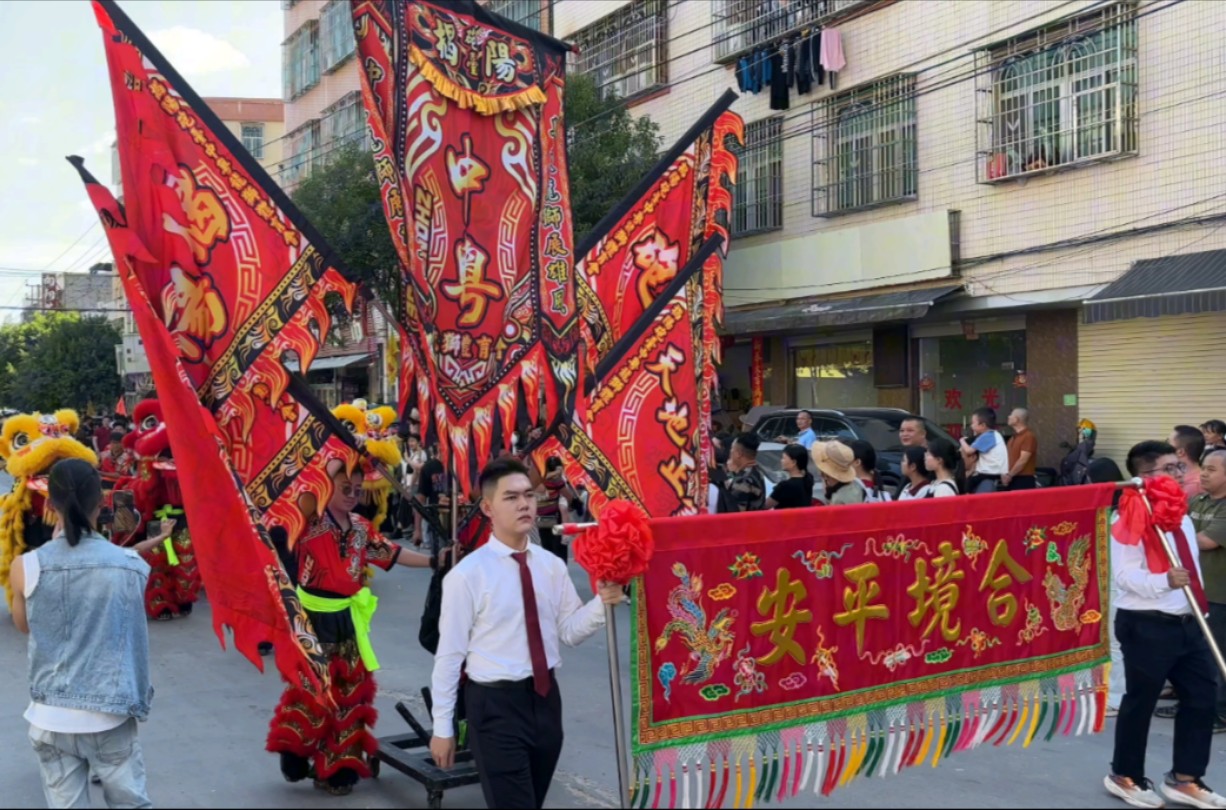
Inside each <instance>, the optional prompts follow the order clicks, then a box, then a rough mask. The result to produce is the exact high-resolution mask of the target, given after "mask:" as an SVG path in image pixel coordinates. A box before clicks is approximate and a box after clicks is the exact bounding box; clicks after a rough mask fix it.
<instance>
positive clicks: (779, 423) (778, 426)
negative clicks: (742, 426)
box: [758, 416, 800, 439]
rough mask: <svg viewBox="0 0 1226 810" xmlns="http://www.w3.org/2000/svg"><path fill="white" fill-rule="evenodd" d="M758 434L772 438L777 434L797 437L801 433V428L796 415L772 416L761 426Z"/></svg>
mask: <svg viewBox="0 0 1226 810" xmlns="http://www.w3.org/2000/svg"><path fill="white" fill-rule="evenodd" d="M758 435H759V436H764V437H767V438H771V439H773V438H774V437H776V436H790V437H796V436H798V435H800V428H799V427H797V425H796V417H795V416H770V417H767V419H766V421H765V422H764V423H763V425H762V427H761V428H759V430H758Z"/></svg>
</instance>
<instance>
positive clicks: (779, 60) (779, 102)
mask: <svg viewBox="0 0 1226 810" xmlns="http://www.w3.org/2000/svg"><path fill="white" fill-rule="evenodd" d="M769 70H770V73H771V80H770V89H771V109H772V110H786V109H788V107H789V106H790V100H789V98H788V72H787V48H786V47H782V48H776V49H775V50H774V53H772V54H771V55H770V62H769Z"/></svg>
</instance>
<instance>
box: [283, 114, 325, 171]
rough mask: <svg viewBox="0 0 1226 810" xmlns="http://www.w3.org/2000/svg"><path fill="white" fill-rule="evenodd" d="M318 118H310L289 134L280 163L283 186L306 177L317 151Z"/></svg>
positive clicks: (318, 143)
mask: <svg viewBox="0 0 1226 810" xmlns="http://www.w3.org/2000/svg"><path fill="white" fill-rule="evenodd" d="M319 134H320V127H319V119H312V120H311V121H308V122H306V123H305V124H303V125H302V126H300V127H298V129H296V130H294V131H293V132H291V133H290V134H289V138H288V139H289V149H287V150H286V151H287V152H288V157H287V159H286V161H285V162H284V163H283V164H282V165H281V171H280V173H279V174H280V177H279V178H278V179H279V180H280V181H281V185H283V186H293V185H296V184H298V183H300V182H302V181H303V180H305V179H306V177H307V175H309V174H310V173H311V166H312V164H313V163H314V161H315V159H316V158H317V157H318V152H319V145H320V142H319Z"/></svg>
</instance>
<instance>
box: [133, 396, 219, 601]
mask: <svg viewBox="0 0 1226 810" xmlns="http://www.w3.org/2000/svg"><path fill="white" fill-rule="evenodd" d="M133 418H134V419H135V420H136V429H135V430H134V431H133V432H132V433H131V434H129V439H128V440H127V441H128V444H130V445H131V449H132V451H133V452H134V453H135V454H136V475H135V476H134V477H132V478H128V479H122V480H120V481H119V482H118V483H117V484H116V485H115V488H116V489H121V490H122V489H130V490H131V491H132V493H133V498H134V500H135V504H136V511H137V512H139V513H140V516H141V520H142V523H143V524H144V525H145V527H146V529H147V527H148V524H149V521H151V520H154V519H160V520H167V519H173V520H176V521H178V525H177V526H176V527H175V531H174V534H173V535H172V536H171V537H169V538H167V540H166V541H165V542H164V543H162V544H161V545H157V546H154V547H153V549H151V550H150V551H147V552H145V553H144V555H143V556H144V558H145V561H146V562H148V563H149V567H150V568H151V569H152V570H151V571H150V573H149V584H148V586H147V587H146V588H145V612H146V613H147V614H148V615H149V618H151V619H160V620H167V619H173V618H175V617H178V616H187V615H188V614H190V613H191V612H192V606H193V605H194V604H195V603H196V600H197V599H199V597H200V584H201V582H200V567H199V565H198V564H197V562H196V552H195V550H194V549H193V548H192V539H191V532H190V530H189V529H188V526H187V515H186V514H185V513H184V511H183V495H182V493H181V492H180V490H179V476H178V473H177V471H176V470H175V464H174V460H173V459H172V458H171V455H170V438H169V435H168V434H167V431H166V423H165V422H164V421H162V406H161V404H160V403H159V402H158V401H157V400H152V399H147V400H144V401H143V402H141V403H139V404H138V405H137V406H136V410H135V411H134V412H133ZM129 540H130V539H129ZM124 544H125V545H126V543H124Z"/></svg>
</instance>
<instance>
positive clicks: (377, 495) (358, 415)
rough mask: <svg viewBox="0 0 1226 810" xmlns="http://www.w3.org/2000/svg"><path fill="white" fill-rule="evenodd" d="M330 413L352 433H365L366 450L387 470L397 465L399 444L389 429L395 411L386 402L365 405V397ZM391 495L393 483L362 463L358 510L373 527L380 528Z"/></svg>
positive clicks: (398, 462)
mask: <svg viewBox="0 0 1226 810" xmlns="http://www.w3.org/2000/svg"><path fill="white" fill-rule="evenodd" d="M332 415H333V416H335V417H336V418H337V419H339V420H340V422H341V424H342V425H344V426H345V427H346V428H348V429H349V431H350V432H351V433H353V435H355V436H361V437H365V439H366V451H367V452H368V453H370V455H371V456H373V457H374V458H376V459H378V460H379V461H380V462H381V463H382V464H383V466H384V467H386V468H387V469H388V470H389V471H390V472H392V473H393V474H396V473H397V471H398V470H399V468H400V462H401V455H400V448H399V446H398V445H397V443H396V436H395V434H394V433H393V432H392V423H393V422H395V421H396V411H395V410H394V409H392V408H389V407H387V406H386V405H384V406H380V407H378V408H369V409H368V408H367V405H366V400H364V399H355V400H354V401H353V402H351V403H344V404H342V405H338V406H336V407H335V408H333V409H332ZM391 497H392V483H391V482H390V481H388V480H387V479H386V478H384V477H383V476H382V475H380V474H379V473H378V472H377V471H376V470H375V469H374V468H373V467H372V466H370V465H369V464H364V465H363V480H362V503H361V504H360V505H359V506H358V514H359V515H361V516H362V517H364V518H366V519H367V520H369V521H370V522H371V523H372V524H373V525H374V527H375V528H376V529H380V530H381V529H383V528H385V527H384V522H385V521H386V520H387V514H388V505H389V503H390V502H391Z"/></svg>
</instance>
